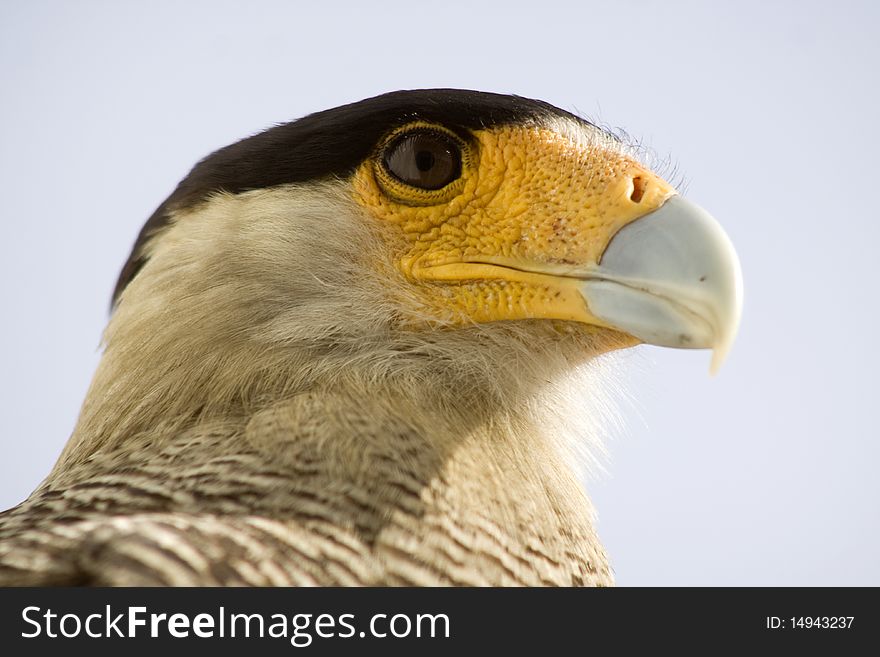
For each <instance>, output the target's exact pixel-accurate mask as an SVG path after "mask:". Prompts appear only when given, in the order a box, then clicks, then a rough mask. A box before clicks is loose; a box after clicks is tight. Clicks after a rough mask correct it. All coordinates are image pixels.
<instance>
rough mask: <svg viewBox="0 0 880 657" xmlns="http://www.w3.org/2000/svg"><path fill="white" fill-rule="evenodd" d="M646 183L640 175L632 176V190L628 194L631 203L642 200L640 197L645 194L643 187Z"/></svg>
mask: <svg viewBox="0 0 880 657" xmlns="http://www.w3.org/2000/svg"><path fill="white" fill-rule="evenodd" d="M647 186H648V185H647V183H646V182H645V180H644V179H643V178H642V177H641V176H635V177H634V178H633V190H632V194H630V195H629V199H630V200H631V201H632V202H633V203H639V202H641V200H642V197H643V196H644V195H645V188H646V187H647Z"/></svg>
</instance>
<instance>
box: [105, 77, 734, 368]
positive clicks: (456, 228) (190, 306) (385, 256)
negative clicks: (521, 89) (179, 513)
mask: <svg viewBox="0 0 880 657" xmlns="http://www.w3.org/2000/svg"><path fill="white" fill-rule="evenodd" d="M327 190H332V192H331V191H327ZM340 196H341V197H344V199H345V201H344V203H343V202H341V201H340ZM343 206H344V207H343ZM349 206H350V207H349ZM322 213H323V214H330V213H333V214H335V215H337V216H341V217H343V218H344V219H345V220H351V221H361V222H362V223H363V226H355V225H353V224H351V223H349V224H345V222H344V221H343V222H342V223H339V222H338V221H337V222H336V224H334V225H335V226H336V227H335V228H334V227H333V226H331V224H330V223H329V222H328V221H326V220H322V221H316V220H315V219H314V217H315V216H316V214H317V215H321V214H322ZM310 217H311V218H310ZM361 228H367V229H369V230H371V231H373V232H375V234H376V235H378V236H380V237H379V239H380V241H381V242H383V244H382V248H381V249H379V251H378V252H376V251H375V250H373V251H372V252H373V254H374V256H375V257H373V261H374V263H373V264H374V266H373V267H372V271H370V270H369V265H367V266H368V270H366V271H365V270H360V271H356V270H357V267H360V266H362V264H363V263H362V262H359V264H358V265H357V266H355V265H353V264H352V263H353V262H354V260H355V259H360V260H362V261H363V260H365V258H362V257H361V256H362V255H363V254H365V253H366V252H367V251H368V249H365V248H360V250H359V249H358V246H357V244H355V242H356V241H357V239H359V238H357V237H356V233H357V231H358V230H360V229H361ZM374 229H375V230H374ZM322 231H323V233H324V234H316V233H321V232H322ZM251 237H253V239H250V238H251ZM360 239H362V241H363V238H360ZM349 242H350V243H351V245H352V246H351V248H349V244H348V243H349ZM248 244H250V247H248V246H246V245H248ZM288 247H289V248H288ZM349 251H350V252H351V257H349V255H350V254H349V253H348V252H349ZM261 254H262V255H261ZM377 254H378V255H377ZM366 260H367V261H369V258H366ZM148 261H150V262H148ZM334 261H336V262H338V266H337V267H336V270H338V271H343V270H346V271H348V270H350V271H352V272H354V273H353V274H352V275H353V276H354V278H352V280H351V282H350V283H339V281H337V282H336V284H334V285H335V287H334V285H331V286H330V287H328V286H324V288H323V289H322V290H320V291H317V292H316V291H315V290H312V289H310V288H308V282H309V281H310V280H312V278H315V279H316V280H322V281H323V280H327V277H328V276H333V274H334V271H333V270H332V269H328V267H327V264H328V263H331V262H334ZM380 261H381V262H380ZM388 262H390V263H392V264H391V270H392V271H388V270H387V269H386V267H387V265H388ZM184 265H186V266H184ZM142 268H146V270H147V271H150V274H148V275H147V277H146V278H147V279H148V280H146V281H144V280H141V281H137V280H134V279H135V278H136V276H137V275H138V273H139V272H140V270H141V269H142ZM183 271H186V272H188V273H187V274H186V277H182V272H183ZM383 276H385V277H386V278H385V279H383V278H382V277H383ZM377 277H378V279H379V285H373V286H372V287H371V288H370V291H368V290H367V283H366V281H367V280H368V279H372V280H373V281H374V282H375V280H376V279H377ZM139 278H141V279H143V278H144V277H143V276H142V275H141V276H139ZM160 279H167V282H166V283H160ZM131 282H133V285H129V283H131ZM245 282H249V283H250V284H252V285H251V287H250V288H249V289H248V291H247V292H246V293H243V292H242V290H241V288H242V287H243V284H244V283H245ZM349 285H351V286H353V287H357V286H360V287H362V288H363V289H360V290H357V291H358V292H359V296H358V295H355V294H352V295H348V296H346V295H345V294H339V292H340V290H342V291H343V292H344V288H347V287H349ZM163 286H166V287H167V288H168V289H169V290H172V291H176V292H175V293H176V297H175V299H173V300H165V301H163V304H164V306H165V307H166V310H167V307H168V306H172V305H173V306H174V312H175V313H177V312H182V313H184V314H186V313H189V315H190V324H194V320H193V319H192V316H193V313H194V312H195V311H194V308H196V304H197V303H199V301H200V300H201V301H202V302H203V303H202V305H203V306H204V307H205V308H208V309H209V310H210V309H213V308H214V307H215V304H214V302H210V303H209V302H208V298H209V295H216V294H219V292H218V291H219V290H223V289H226V288H228V289H231V290H233V292H231V293H229V294H224V300H226V299H232V300H233V302H227V301H224V303H226V304H227V305H228V306H229V308H228V311H226V312H225V313H222V314H218V313H211V312H208V311H207V310H206V311H204V314H205V317H206V320H205V323H209V322H212V321H213V322H215V323H216V321H215V319H214V318H215V317H223V318H224V321H225V322H226V324H225V327H224V328H223V329H222V332H225V333H226V334H235V335H242V334H246V333H248V332H250V333H254V332H255V330H256V329H255V326H254V319H253V318H254V317H255V314H254V311H253V310H252V309H253V307H254V305H255V303H256V302H257V301H259V300H260V298H261V297H262V298H263V300H264V303H262V304H260V305H259V308H260V312H262V313H267V314H268V315H272V313H275V322H274V324H275V325H278V324H283V325H284V326H285V327H286V330H287V331H288V335H287V336H286V337H285V338H284V340H283V341H284V342H285V343H290V342H291V341H292V338H290V335H289V334H290V332H291V331H292V330H293V327H294V326H295V324H296V322H297V321H299V322H300V323H302V318H303V317H305V316H312V317H313V316H317V315H318V313H317V312H311V313H310V314H304V313H303V312H302V302H303V300H308V299H313V298H316V297H317V298H320V297H323V296H324V295H325V290H326V291H330V289H331V288H332V289H333V290H334V292H333V294H337V296H339V303H338V304H337V306H338V308H339V309H340V311H342V310H344V309H346V308H348V309H351V308H357V307H358V306H360V305H362V303H363V302H362V301H361V300H362V299H364V298H367V297H370V295H373V296H381V295H382V294H384V293H385V292H386V291H388V290H392V289H394V290H396V291H397V292H399V294H398V295H397V298H398V300H399V304H398V305H399V307H398V309H397V311H394V310H392V311H390V312H385V311H387V309H388V305H387V304H386V305H384V306H383V308H384V310H383V312H384V315H382V317H381V318H379V320H381V321H379V323H378V324H377V322H376V321H375V320H376V318H377V317H378V314H377V315H370V316H369V317H364V318H362V319H363V321H361V322H359V323H358V322H354V321H352V322H349V324H350V326H351V327H355V328H356V327H358V326H360V327H364V330H370V329H369V327H371V326H379V324H382V325H383V328H382V331H388V330H390V329H389V327H388V325H389V324H390V323H394V322H395V321H397V322H398V327H397V328H403V329H404V330H406V329H407V328H415V331H416V333H417V334H418V331H420V330H421V331H422V333H421V335H430V336H431V337H432V339H433V338H435V337H437V335H438V334H437V332H436V331H432V329H433V328H437V326H438V325H439V326H440V327H444V328H455V327H466V326H472V327H473V326H486V325H488V324H492V325H493V326H498V325H499V323H502V322H503V323H510V322H517V321H523V320H529V321H532V322H534V321H536V320H537V321H539V322H540V321H545V322H548V321H549V322H554V323H555V324H554V325H557V326H559V327H560V328H563V329H566V330H568V331H571V330H572V327H573V326H576V327H579V329H578V331H576V332H579V333H583V332H587V333H592V334H594V335H598V336H600V337H601V339H600V340H588V342H590V343H591V344H594V345H595V344H602V345H605V347H603V348H614V347H621V346H628V345H632V344H635V343H637V342H646V343H650V344H657V345H665V346H672V347H685V348H712V349H714V350H715V358H714V362H713V367H717V366H718V364H719V363H720V362H721V360H722V358H723V357H724V355H725V353H726V352H727V350H728V349H729V347H730V344H731V342H732V340H733V337H734V335H735V333H736V329H737V326H738V322H739V315H740V308H741V303H742V301H741V297H742V292H741V277H740V270H739V263H738V260H737V257H736V253H735V252H734V250H733V247H732V246H731V244H730V241H729V240H728V238H727V236H726V235H725V233H724V231H723V230H722V229H721V228H720V226H719V225H718V224H717V222H715V220H714V219H712V218H711V217H710V216H709V215H708V214H707V213H705V212H704V211H703V210H701V209H700V208H698V207H697V206H695V205H693V204H692V203H690V202H689V201H687V200H685V199H683V198H682V197H681V196H679V195H678V194H677V193H676V191H675V190H674V189H673V188H672V187H671V186H670V185H669V184H668V183H667V182H665V181H664V180H662V179H661V178H660V177H658V176H657V175H655V174H654V173H652V172H651V171H650V170H648V169H647V168H646V167H645V166H644V165H642V164H641V163H640V162H639V161H637V160H636V159H635V158H634V157H633V156H632V155H631V154H630V153H629V152H628V151H627V148H626V147H625V145H623V144H621V143H620V141H619V140H617V139H616V138H614V137H612V136H611V135H609V134H608V133H606V132H604V131H602V130H600V129H599V128H597V127H596V126H594V125H592V124H590V123H588V122H587V121H585V120H583V119H580V118H578V117H576V116H574V115H571V114H569V113H567V112H564V111H563V110H560V109H558V108H555V107H553V106H551V105H548V104H546V103H543V102H541V101H532V100H528V99H523V98H518V97H515V96H501V95H497V94H485V93H480V92H470V91H460V90H448V89H447V90H425V91H402V92H395V93H391V94H385V95H383V96H378V97H376V98H372V99H368V100H365V101H362V102H360V103H354V104H352V105H347V106H343V107H339V108H336V109H333V110H327V111H325V112H319V113H317V114H313V115H310V116H308V117H305V118H303V119H300V120H298V121H294V122H292V123H289V124H285V125H282V126H278V127H276V128H272V129H270V130H267V131H265V132H263V133H260V134H258V135H255V136H254V137H251V138H248V139H245V140H242V141H241V142H238V143H236V144H233V145H232V146H229V147H226V148H224V149H221V150H220V151H217V152H216V153H214V154H213V155H211V156H209V157H208V158H206V159H205V160H203V161H202V162H201V163H199V165H197V166H196V168H195V169H193V171H192V172H191V173H190V175H189V176H188V177H187V178H186V179H184V181H183V182H181V184H180V185H179V186H178V188H177V190H176V191H175V192H174V193H173V194H172V195H171V197H169V199H168V200H166V202H165V203H163V204H162V206H160V208H159V209H158V210H157V211H156V213H155V214H154V215H153V217H152V218H151V219H150V221H149V222H148V223H147V225H146V226H145V227H144V230H143V231H142V233H141V236H140V238H139V240H138V244H136V246H135V249H134V252H133V253H132V257H131V258H130V260H129V262H128V264H127V265H126V267H125V269H124V270H123V273H122V276H121V277H120V281H119V283H118V285H117V292H116V297H117V299H119V298H120V296H121V297H122V304H121V305H122V306H125V305H126V300H127V305H128V308H129V313H130V314H131V315H132V317H133V318H134V319H136V318H137V317H139V316H141V315H143V313H144V312H146V310H145V309H146V308H147V307H150V308H153V307H156V304H157V302H156V299H157V296H156V295H157V290H159V289H160V288H162V287H163ZM304 286H305V287H304ZM131 287H134V288H138V290H137V291H132V290H130V289H129V288H131ZM123 291H125V294H123ZM330 296H332V295H330ZM135 299H140V301H135ZM148 299H152V301H150V302H149V304H147V300H148ZM236 300H237V301H236ZM377 303H378V302H377ZM132 304H136V305H138V308H137V309H135V308H134V306H133V305H132ZM391 305H393V304H391ZM236 308H237V309H239V311H236ZM245 309H250V310H245ZM285 309H287V310H289V312H285ZM323 312H324V313H325V314H326V313H327V312H332V318H331V320H328V321H329V323H328V324H327V325H318V326H314V327H312V329H313V330H312V334H313V335H316V336H319V335H338V334H340V332H344V331H348V330H349V328H350V327H349V326H348V325H347V326H344V327H343V326H340V322H339V321H337V320H336V313H335V311H328V310H327V309H325V310H324V311H323ZM345 312H349V311H345ZM297 313H298V314H297ZM379 314H381V313H379ZM289 317H294V319H293V320H291V321H289V322H288V321H287V320H288V318H289ZM295 317H299V318H300V319H298V320H297V319H295ZM395 317H396V319H395ZM267 321H269V320H267ZM236 322H237V323H236ZM420 322H421V323H422V324H423V326H419V323H420ZM116 323H117V324H119V323H120V322H116ZM424 324H427V325H428V326H427V327H426V326H424ZM212 328H216V327H212ZM307 329H308V327H307V326H305V325H304V327H303V331H305V332H306V333H308V330H307ZM217 330H218V331H219V330H220V329H217ZM270 332H271V333H272V335H279V334H280V333H279V331H276V330H275V329H274V328H273V329H272V330H271V331H270ZM282 333H283V331H282ZM355 334H356V331H355V332H354V333H353V335H355ZM383 335H387V333H383ZM383 339H384V338H383ZM208 346H209V345H206V346H205V348H206V349H207V348H208ZM598 350H599V351H601V350H602V348H600V349H598ZM594 351H595V350H594ZM397 352H398V353H399V352H400V350H397Z"/></svg>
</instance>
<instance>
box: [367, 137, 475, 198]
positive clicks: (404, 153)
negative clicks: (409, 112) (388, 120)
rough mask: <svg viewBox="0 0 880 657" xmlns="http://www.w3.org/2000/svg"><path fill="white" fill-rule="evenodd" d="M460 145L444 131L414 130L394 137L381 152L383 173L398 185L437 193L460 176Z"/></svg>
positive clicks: (461, 157)
mask: <svg viewBox="0 0 880 657" xmlns="http://www.w3.org/2000/svg"><path fill="white" fill-rule="evenodd" d="M462 159H463V154H462V145H461V143H460V141H459V140H458V139H456V138H454V137H452V136H451V135H449V134H447V133H446V132H444V131H441V130H437V129H434V128H429V127H417V128H414V129H411V130H407V131H405V132H402V133H400V134H398V135H396V136H395V137H394V138H393V139H391V140H390V142H389V143H388V145H387V146H386V147H385V148H384V150H383V153H382V156H381V163H382V168H383V169H384V171H385V173H387V175H388V176H389V177H391V178H392V179H393V180H395V181H396V182H398V183H402V184H404V185H407V186H408V187H411V188H415V189H419V190H423V191H425V192H437V191H439V190H442V189H443V188H445V187H447V186H448V185H450V184H452V183H453V182H455V181H456V180H458V179H459V178H461V173H462Z"/></svg>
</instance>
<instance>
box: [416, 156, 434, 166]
mask: <svg viewBox="0 0 880 657" xmlns="http://www.w3.org/2000/svg"><path fill="white" fill-rule="evenodd" d="M416 166H417V167H418V169H419V171H429V170H430V169H431V167H433V166H434V154H433V153H431V152H430V151H419V152H418V153H416Z"/></svg>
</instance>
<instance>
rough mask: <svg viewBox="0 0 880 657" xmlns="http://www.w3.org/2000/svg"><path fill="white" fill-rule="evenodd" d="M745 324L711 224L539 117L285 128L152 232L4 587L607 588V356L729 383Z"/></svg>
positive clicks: (726, 257)
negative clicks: (727, 359)
mask: <svg viewBox="0 0 880 657" xmlns="http://www.w3.org/2000/svg"><path fill="white" fill-rule="evenodd" d="M740 307H741V283H740V274H739V265H738V262H737V258H736V255H735V252H734V250H733V248H732V246H731V245H730V242H729V240H728V239H727V237H726V235H725V233H724V232H723V231H722V229H721V228H720V227H719V225H718V224H717V223H716V222H715V221H714V220H713V219H712V218H711V217H710V216H709V215H708V214H707V213H706V212H704V211H703V210H701V209H700V208H699V207H697V206H695V205H694V204H692V203H690V202H689V201H687V200H685V199H684V198H682V197H681V196H680V195H678V194H677V193H676V191H675V190H674V189H673V188H672V187H671V186H670V185H669V184H668V183H667V182H665V181H664V180H662V179H661V178H660V177H658V175H656V174H655V173H652V171H651V170H649V169H648V168H647V167H646V166H645V165H644V164H642V163H640V162H639V160H638V159H637V158H636V157H635V156H634V154H633V153H632V151H631V149H628V148H627V146H626V145H625V144H624V143H622V142H621V141H620V140H618V139H616V138H615V137H613V136H611V135H609V134H608V133H606V132H604V131H603V130H601V129H599V128H597V127H596V126H594V125H592V124H591V123H589V122H587V121H585V120H583V119H581V118H579V117H577V116H574V115H572V114H570V113H568V112H565V111H562V110H560V109H558V108H556V107H553V106H552V105H549V104H547V103H544V102H540V101H535V100H528V99H525V98H520V97H516V96H505V95H497V94H489V93H480V92H474V91H459V90H448V89H444V90H425V91H399V92H395V93H389V94H385V95H382V96H378V97H376V98H371V99H368V100H364V101H362V102H358V103H354V104H351V105H346V106H343V107H338V108H336V109H332V110H328V111H324V112H319V113H316V114H312V115H310V116H307V117H305V118H303V119H300V120H298V121H293V122H291V123H288V124H285V125H280V126H277V127H274V128H271V129H269V130H266V131H265V132H262V133H260V134H257V135H255V136H253V137H250V138H248V139H244V140H242V141H240V142H238V143H236V144H233V145H231V146H228V147H226V148H223V149H221V150H219V151H217V152H216V153H214V154H212V155H210V156H209V157H207V158H205V159H204V160H202V161H201V162H200V163H199V164H198V165H197V166H196V167H195V168H194V169H193V170H192V172H191V173H190V174H189V175H188V176H187V177H186V178H185V179H184V180H183V181H182V182H181V183H180V185H179V186H178V187H177V189H176V190H175V191H174V192H173V193H172V194H171V196H169V197H168V199H167V200H166V201H165V202H164V203H162V205H161V206H159V208H158V210H156V212H155V213H154V214H153V216H152V217H151V218H150V219H149V221H148V222H147V223H146V225H145V226H144V228H143V230H142V231H141V233H140V235H139V237H138V239H137V242H136V244H135V246H134V250H133V251H132V253H131V256H130V258H129V259H128V262H127V263H126V265H125V267H124V269H123V271H122V274H121V276H120V278H119V282H118V284H117V287H116V291H115V294H114V300H113V311H112V316H111V319H110V322H109V325H108V326H107V329H106V332H105V335H104V345H105V350H104V354H103V357H102V360H101V362H100V365H99V367H98V370H97V372H96V374H95V377H94V380H93V382H92V384H91V388H90V390H89V393H88V396H87V398H86V400H85V402H84V404H83V407H82V411H81V414H80V417H79V420H78V423H77V425H76V428H75V430H74V432H73V435H72V436H71V438H70V440H69V442H68V443H67V446H66V447H65V449H64V451H63V453H62V454H61V456H60V458H59V459H58V462H57V463H56V465H55V467H54V469H53V470H52V472H51V473H50V474H49V476H48V477H47V478H46V480H45V481H44V482H43V483H42V484H41V485H40V486H39V487H38V488H37V490H36V491H34V493H33V494H32V495H31V496H30V497H29V498H28V499H27V500H26V501H25V502H23V503H22V504H21V505H19V506H18V507H16V508H14V509H11V510H9V511H6V512H5V513H3V514H0V583H2V584H31V585H33V584H36V585H40V584H84V583H91V584H122V585H141V584H174V585H179V584H256V585H262V584H285V585H288V584H342V585H347V584H413V585H422V584H426V585H437V584H476V585H482V584H489V585H508V584H525V585H540V584H561V585H572V584H575V585H577V584H591V585H607V584H611V583H612V582H613V579H612V574H611V571H610V568H609V564H608V560H607V558H606V555H605V552H604V550H603V548H602V546H601V544H600V542H599V539H598V538H597V536H596V532H595V529H594V523H593V512H592V508H591V505H590V503H589V500H588V498H587V497H586V495H585V493H584V490H583V488H582V486H581V484H580V483H579V480H578V477H577V473H576V468H575V467H574V463H573V460H574V459H576V456H574V454H575V452H577V450H578V449H579V447H580V446H582V445H584V444H586V443H588V442H589V441H591V440H596V439H597V435H596V434H597V431H598V427H597V422H596V418H595V414H596V413H600V412H601V410H602V403H601V401H600V400H601V397H602V381H601V367H599V365H600V364H601V363H600V362H597V357H599V356H600V355H602V354H605V353H606V352H609V351H611V350H615V349H621V348H624V347H630V346H633V345H636V344H638V343H640V342H645V343H650V344H656V345H665V346H671V347H688V348H710V349H713V350H714V358H713V367H717V365H718V364H719V363H720V361H721V359H722V358H723V357H724V355H725V353H726V352H727V351H728V349H729V347H730V344H731V341H732V340H733V338H734V334H735V332H736V328H737V324H738V321H739V313H740ZM601 360H602V359H598V361H601Z"/></svg>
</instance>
